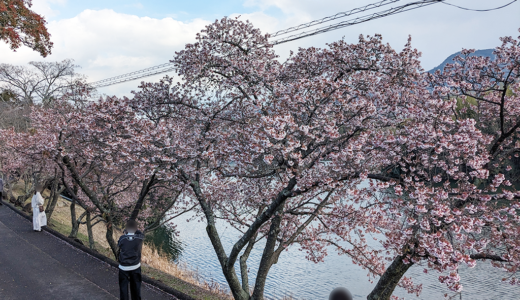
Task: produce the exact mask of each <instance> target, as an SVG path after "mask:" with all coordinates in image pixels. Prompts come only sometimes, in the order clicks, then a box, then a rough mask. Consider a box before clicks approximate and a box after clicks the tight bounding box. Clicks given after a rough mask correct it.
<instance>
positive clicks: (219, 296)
mask: <svg viewBox="0 0 520 300" xmlns="http://www.w3.org/2000/svg"><path fill="white" fill-rule="evenodd" d="M13 194H14V196H15V197H17V196H18V195H21V194H22V186H19V187H18V186H17V187H16V188H15V190H14V191H13ZM42 195H43V196H44V198H45V197H48V196H49V191H44V192H43V193H42ZM30 201H31V199H30V198H29V200H27V201H26V202H25V203H24V205H25V204H27V203H30ZM19 209H20V210H21V208H19ZM83 212H84V210H83V209H82V208H81V207H78V206H76V214H77V216H79V215H81V214H82V213H83ZM70 220H71V216H70V202H68V201H67V200H65V199H63V198H61V197H60V199H59V200H58V204H57V205H56V208H55V210H54V213H53V214H52V218H51V220H50V221H49V224H48V226H50V227H51V228H52V229H54V230H56V231H58V232H60V233H61V234H63V235H65V236H68V235H69V233H70V231H71V229H72V226H71V221H70ZM103 225H104V224H103V223H98V224H97V225H96V226H94V227H93V228H92V231H93V236H94V240H95V248H96V249H95V250H96V251H98V252H99V253H101V254H103V255H105V256H107V257H109V258H111V259H114V255H113V254H112V251H111V250H110V247H109V245H108V243H107V242H106V238H105V236H106V228H105V226H103ZM120 234H121V233H120V232H117V233H116V235H120ZM77 238H78V239H79V240H80V241H81V242H82V243H83V244H84V245H88V244H89V242H88V233H87V228H86V225H80V228H79V231H78V235H77ZM114 238H115V239H116V240H117V239H118V236H115V237H114ZM142 271H143V274H145V275H147V276H149V277H151V278H152V279H155V280H158V281H161V282H162V283H164V284H166V285H168V286H170V287H172V288H174V289H176V290H178V291H181V292H183V293H185V294H187V295H189V296H191V297H193V298H195V299H200V300H224V299H232V297H231V296H230V295H229V294H228V293H226V292H225V291H224V290H223V289H222V288H221V287H220V286H219V284H218V283H216V282H207V281H203V280H201V277H200V276H199V274H198V272H197V271H194V270H191V269H190V268H188V266H186V265H185V264H179V263H175V262H173V261H171V260H170V258H169V257H168V255H166V254H164V253H161V252H160V251H158V250H157V249H155V248H154V247H153V246H150V245H147V244H145V245H144V246H143V256H142Z"/></svg>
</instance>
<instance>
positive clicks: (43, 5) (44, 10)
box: [31, 0, 67, 19]
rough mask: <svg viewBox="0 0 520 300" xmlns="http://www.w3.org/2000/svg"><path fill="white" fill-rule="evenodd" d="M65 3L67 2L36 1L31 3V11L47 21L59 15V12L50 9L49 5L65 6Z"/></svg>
mask: <svg viewBox="0 0 520 300" xmlns="http://www.w3.org/2000/svg"><path fill="white" fill-rule="evenodd" d="M65 3H67V0H36V1H33V2H32V4H33V5H32V7H31V9H32V10H34V11H36V12H37V13H38V14H40V15H43V16H44V17H45V18H46V19H48V18H52V17H55V16H57V15H59V14H60V11H59V10H56V9H53V8H51V5H65Z"/></svg>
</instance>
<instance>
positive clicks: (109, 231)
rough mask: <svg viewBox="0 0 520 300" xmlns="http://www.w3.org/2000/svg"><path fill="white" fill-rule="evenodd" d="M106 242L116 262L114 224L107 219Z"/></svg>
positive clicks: (109, 218)
mask: <svg viewBox="0 0 520 300" xmlns="http://www.w3.org/2000/svg"><path fill="white" fill-rule="evenodd" d="M106 221H107V234H106V238H107V242H108V245H110V250H112V253H113V254H114V258H115V259H116V260H117V250H118V249H117V243H116V241H115V240H114V224H113V223H112V218H111V217H107V220H106Z"/></svg>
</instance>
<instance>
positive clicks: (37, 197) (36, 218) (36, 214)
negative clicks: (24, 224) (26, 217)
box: [31, 188, 47, 231]
mask: <svg viewBox="0 0 520 300" xmlns="http://www.w3.org/2000/svg"><path fill="white" fill-rule="evenodd" d="M40 190H41V188H36V189H35V191H34V196H33V197H32V200H31V206H32V211H33V230H34V231H42V226H47V216H46V215H45V211H40V207H42V208H43V204H44V200H43V197H42V195H41V194H40ZM42 210H43V209H42Z"/></svg>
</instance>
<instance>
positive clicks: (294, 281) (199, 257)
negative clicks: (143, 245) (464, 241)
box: [157, 217, 520, 300]
mask: <svg viewBox="0 0 520 300" xmlns="http://www.w3.org/2000/svg"><path fill="white" fill-rule="evenodd" d="M186 218H189V217H184V218H182V219H177V220H175V225H176V226H177V229H178V230H179V236H178V240H177V239H176V238H173V235H171V234H170V238H171V239H170V240H171V241H173V244H172V245H174V247H177V248H176V249H177V250H176V251H177V252H175V253H176V254H175V256H174V257H177V256H178V255H179V253H180V256H179V257H178V259H179V260H180V261H183V262H186V263H187V264H188V265H189V266H190V267H191V268H193V269H198V271H199V272H200V275H201V276H202V278H204V279H206V280H208V281H211V280H214V281H216V282H218V283H220V284H221V285H222V286H227V284H226V281H225V279H224V276H223V275H222V272H221V270H220V264H219V262H218V259H217V257H216V254H215V252H214V251H213V247H212V246H211V242H210V241H209V239H208V237H207V235H206V230H205V226H206V225H205V223H204V222H200V221H199V222H197V221H190V222H187V221H186ZM217 229H218V231H219V233H220V235H221V240H222V244H223V245H224V247H225V248H226V250H227V251H228V253H229V251H230V250H231V248H232V245H233V243H234V242H235V241H236V240H237V236H238V232H237V231H236V230H235V229H234V228H231V227H229V226H226V224H224V223H223V222H220V223H217ZM161 234H167V231H162V233H158V236H160V235H161ZM157 241H158V242H159V243H160V241H161V238H158V239H157ZM259 246H261V245H258V248H257V249H255V250H253V252H252V253H251V255H250V258H249V260H248V265H249V268H250V272H249V274H250V276H251V277H250V282H254V279H255V278H254V274H255V273H256V272H255V271H254V270H256V268H257V267H258V264H259V262H260V258H261V255H262V251H261V247H259ZM236 270H237V273H239V272H240V268H238V264H237V266H236ZM460 274H461V278H462V283H463V284H464V286H465V288H464V291H463V292H462V294H460V295H454V294H453V293H452V292H450V291H449V290H447V289H446V287H445V286H444V285H442V284H440V283H439V281H438V280H437V278H438V276H439V274H438V273H436V272H433V271H431V272H430V273H428V274H424V273H423V268H422V267H420V266H414V267H412V268H410V270H409V271H408V273H407V274H406V275H407V276H412V277H413V278H414V280H415V281H416V282H418V283H423V293H422V294H421V296H420V297H415V296H414V295H409V294H407V293H406V292H404V291H402V290H397V291H396V292H395V295H397V296H400V297H406V299H425V300H426V299H428V300H429V299H444V295H445V294H449V295H454V296H455V297H453V298H452V299H456V300H459V299H474V300H490V299H493V300H495V299H497V300H498V299H504V300H506V299H507V300H509V299H511V300H513V299H520V296H519V295H520V287H518V286H510V285H508V284H506V283H502V282H501V278H503V277H506V276H507V274H505V273H504V272H502V271H500V270H497V269H495V268H492V267H491V266H490V265H488V264H479V265H478V266H477V267H475V268H473V269H466V268H464V269H462V270H461V271H460ZM239 276H240V275H239ZM339 286H343V287H346V288H348V289H349V290H350V291H351V292H352V294H353V296H354V299H366V296H367V295H368V294H369V293H370V291H371V290H372V287H373V286H374V284H372V283H370V282H369V281H368V278H367V272H366V271H364V270H363V269H361V268H360V267H358V266H356V265H353V264H352V263H351V261H350V260H349V259H348V257H346V256H339V255H337V254H336V253H335V252H334V251H333V250H332V249H330V251H329V256H327V258H326V259H325V262H323V263H319V264H315V263H312V262H309V261H308V260H306V259H305V253H303V252H301V251H299V250H298V248H297V247H291V248H289V249H288V251H285V252H284V253H282V255H281V256H280V260H279V261H278V263H277V264H276V265H274V266H273V267H272V269H271V271H270V273H269V277H268V279H267V283H266V291H265V296H266V299H280V298H281V297H282V296H285V295H292V296H293V297H295V298H296V299H306V300H316V299H327V298H328V294H329V293H330V292H331V291H332V290H333V289H334V288H336V287H339Z"/></svg>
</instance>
